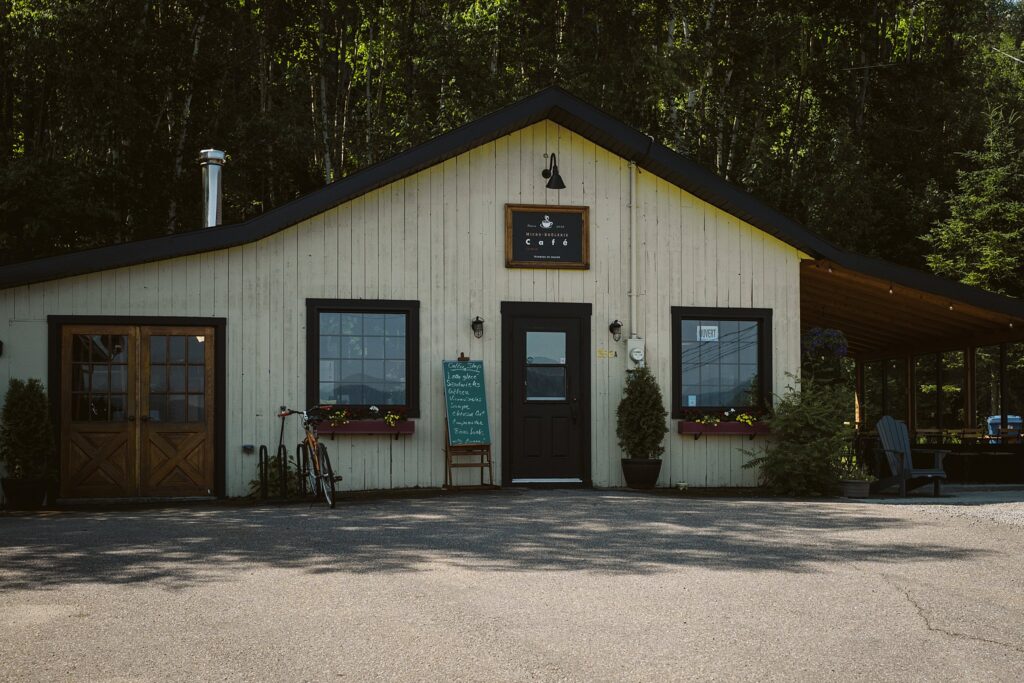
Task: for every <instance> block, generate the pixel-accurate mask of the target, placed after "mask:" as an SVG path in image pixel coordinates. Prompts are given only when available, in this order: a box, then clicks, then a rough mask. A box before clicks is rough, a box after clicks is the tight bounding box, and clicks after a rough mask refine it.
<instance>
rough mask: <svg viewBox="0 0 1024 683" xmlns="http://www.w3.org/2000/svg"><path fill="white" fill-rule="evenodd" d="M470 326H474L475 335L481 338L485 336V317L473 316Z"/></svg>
mask: <svg viewBox="0 0 1024 683" xmlns="http://www.w3.org/2000/svg"><path fill="white" fill-rule="evenodd" d="M469 326H470V327H472V328H473V336H474V337H476V338H477V339H479V338H480V337H482V336H484V319H483V318H481V317H480V316H477V317H475V318H473V320H472V322H470V323H469Z"/></svg>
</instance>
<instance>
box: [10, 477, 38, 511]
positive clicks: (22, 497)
mask: <svg viewBox="0 0 1024 683" xmlns="http://www.w3.org/2000/svg"><path fill="white" fill-rule="evenodd" d="M0 486H3V490H4V506H5V507H6V508H7V509H8V510H38V509H40V508H41V507H43V498H45V497H46V478H45V477H39V478H37V479H6V478H4V479H0Z"/></svg>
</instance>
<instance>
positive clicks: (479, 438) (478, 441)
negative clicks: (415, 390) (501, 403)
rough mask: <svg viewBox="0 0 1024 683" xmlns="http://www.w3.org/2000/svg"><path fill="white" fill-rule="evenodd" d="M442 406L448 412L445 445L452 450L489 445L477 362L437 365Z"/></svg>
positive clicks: (480, 369)
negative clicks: (441, 389) (446, 441)
mask: <svg viewBox="0 0 1024 683" xmlns="http://www.w3.org/2000/svg"><path fill="white" fill-rule="evenodd" d="M441 367H442V369H443V371H444V403H445V409H446V410H447V411H448V443H449V445H452V446H467V445H470V444H473V445H482V444H489V443H491V430H490V428H489V427H488V420H487V395H486V393H485V392H484V363H483V361H479V360H467V361H458V360H446V361H441Z"/></svg>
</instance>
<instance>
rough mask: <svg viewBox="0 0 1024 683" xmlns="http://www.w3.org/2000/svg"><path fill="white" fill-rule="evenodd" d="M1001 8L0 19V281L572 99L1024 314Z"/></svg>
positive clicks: (94, 4) (133, 12)
mask: <svg viewBox="0 0 1024 683" xmlns="http://www.w3.org/2000/svg"><path fill="white" fill-rule="evenodd" d="M1022 40H1024V12H1022V11H1021V9H1020V8H1019V7H1018V5H1017V4H1016V3H1015V2H1010V1H1009V0H974V1H970V0H964V1H959V0H946V1H933V0H918V1H912V0H878V1H863V2H849V1H848V0H804V1H801V2H797V1H793V0H789V1H787V0H742V1H740V0H647V1H644V2H634V1H628V2H623V1H621V0H590V1H584V2H573V1H569V0H545V1H543V2H541V1H537V0H524V1H522V2H511V1H509V0H479V1H477V2H468V1H464V2H429V1H427V0H361V1H356V2H337V1H328V0H304V1H303V0H292V1H286V0H214V1H211V2H177V1H174V0H132V1H128V0H107V1H101V0H80V1H75V0H13V1H12V0H0V147H2V149H3V155H2V160H0V245H2V256H0V261H2V262H11V261H18V260H24V259H28V258H33V257H37V256H42V255H47V254H51V253H56V252H61V251H66V250H72V249H81V248H85V247H89V246H94V245H98V244H105V243H109V242H113V241H122V240H130V239H139V238H143V237H149V236H154V235H160V234H166V233H170V232H177V231H183V230H191V229H195V228H196V227H197V226H198V223H199V213H200V207H199V203H200V192H199V187H200V183H199V180H198V173H199V171H198V167H197V165H196V163H195V159H196V155H197V152H198V150H199V149H201V148H204V147H210V146H215V147H219V148H222V149H226V150H228V152H229V154H230V166H229V169H230V172H229V173H228V174H227V175H226V181H225V201H226V205H225V209H224V212H225V216H224V219H225V222H235V221H239V220H243V219H245V218H247V217H250V216H253V215H255V214H258V213H260V212H262V211H264V210H266V209H268V208H270V207H273V206H276V205H279V204H282V203H284V202H286V201H288V200H290V199H292V198H294V197H296V196H299V195H301V194H304V193H306V192H309V191H310V190H313V189H315V188H316V187H318V186H321V185H323V184H324V183H328V182H331V181H333V180H337V179H338V178H341V177H343V176H344V175H345V174H347V173H351V172H353V171H354V170H356V169H359V168H361V167H364V166H366V165H367V164H371V163H373V162H375V161H379V160H380V159H382V158H385V157H387V156H389V155H391V154H394V153H396V152H399V151H401V150H404V149H406V148H408V147H410V146H412V145H414V144H416V143H418V142H421V141H423V140H426V139H428V138H430V137H433V136H435V135H437V134H439V133H442V132H445V131H447V130H450V129H452V128H453V127H455V126H458V125H460V124H462V123H464V122H466V121H468V120H470V119H473V118H475V117H477V116H480V115H482V114H485V113H487V112H489V111H492V110H494V109H496V108H498V107H500V106H502V105H504V104H507V103H509V102H512V101H515V100H517V99H519V98H522V97H524V96H526V95H529V94H531V93H533V92H535V91H536V90H538V89H540V88H542V87H544V86H547V85H550V84H553V83H555V84H559V85H562V86H563V87H565V88H566V89H568V90H570V91H571V92H573V93H575V94H577V95H579V96H580V97H582V98H584V99H586V100H588V101H590V102H591V103H593V104H595V105H597V106H599V107H601V108H602V109H604V110H605V111H607V112H609V113H611V114H613V115H615V116H617V117H620V118H622V119H623V120H625V121H626V122H628V123H630V124H631V125H633V126H635V127H637V128H639V129H641V130H643V131H646V132H649V133H651V134H653V135H655V136H656V137H657V138H658V139H659V140H661V141H663V142H665V143H666V144H668V145H670V146H671V147H673V148H675V149H677V150H679V151H682V152H684V153H686V154H688V155H690V156H691V157H692V158H694V159H696V160H697V161H699V162H700V163H702V164H705V165H706V166H708V167H710V168H712V169H713V170H715V171H716V172H717V173H719V174H720V175H722V176H724V177H726V178H727V179H729V180H731V181H732V182H734V183H737V184H738V185H740V186H742V187H744V188H747V189H749V190H751V191H752V192H754V193H755V194H757V195H759V196H760V197H762V198H763V199H765V200H766V201H767V202H768V203H770V204H772V205H773V206H775V207H777V208H779V209H780V210H782V211H783V212H785V213H787V214H789V215H791V216H793V217H794V218H796V219H797V220H800V221H802V222H804V223H805V224H807V225H808V226H810V227H811V228H812V229H814V230H815V231H817V232H819V233H821V234H823V235H825V236H826V237H828V238H830V239H832V240H833V241H835V242H837V243H839V244H842V245H844V246H847V247H851V248H854V249H857V250H860V251H862V252H866V253H872V254H877V255H880V256H883V257H886V258H888V259H891V260H895V261H900V262H903V263H908V264H911V265H918V266H923V265H925V264H929V265H930V266H931V267H932V268H934V269H935V270H936V271H938V272H940V273H943V274H946V275H950V276H953V277H957V278H963V279H966V280H968V281H971V282H975V283H978V284H982V285H984V286H988V287H991V288H993V289H996V290H998V291H1003V292H1007V293H1011V294H1015V295H1018V296H1019V295H1022V294H1024V276H1022V274H1021V271H1022V270H1024V269H1022V268H1021V263H1020V261H1019V260H1018V259H1019V258H1020V257H1019V256H1018V254H1024V234H1022V228H1021V223H1020V218H1022V217H1024V156H1022V150H1024V145H1022V144H1021V142H1022V140H1024V119H1022V117H1021V115H1020V114H1019V112H1020V113H1024V88H1022V84H1024V71H1022V69H1024V61H1022V60H1021V57H1020V49H1021V42H1022Z"/></svg>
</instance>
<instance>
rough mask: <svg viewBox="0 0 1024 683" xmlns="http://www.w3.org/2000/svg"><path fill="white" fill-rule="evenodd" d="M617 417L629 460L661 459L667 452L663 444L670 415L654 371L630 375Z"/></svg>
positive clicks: (621, 444)
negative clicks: (666, 409) (666, 422)
mask: <svg viewBox="0 0 1024 683" xmlns="http://www.w3.org/2000/svg"><path fill="white" fill-rule="evenodd" d="M615 415H616V418H617V424H616V427H615V434H616V436H618V437H619V447H620V448H621V449H622V450H623V451H624V452H625V453H626V455H627V456H628V457H630V458H657V457H659V456H660V455H661V454H662V452H664V450H665V446H664V445H663V444H662V441H663V440H664V438H665V433H666V432H667V431H668V426H667V425H666V424H665V417H666V416H667V415H668V413H667V412H666V411H665V403H664V401H663V400H662V398H661V388H660V387H659V386H658V383H657V382H656V381H655V380H654V375H652V374H651V371H650V368H647V367H642V368H637V369H636V370H633V371H632V372H630V373H629V376H628V378H627V379H626V389H625V391H624V392H623V393H622V400H621V401H619V407H618V409H617V410H616V411H615Z"/></svg>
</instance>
